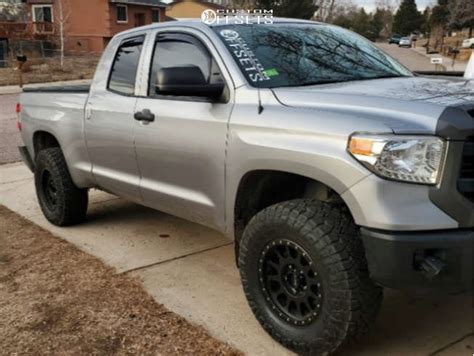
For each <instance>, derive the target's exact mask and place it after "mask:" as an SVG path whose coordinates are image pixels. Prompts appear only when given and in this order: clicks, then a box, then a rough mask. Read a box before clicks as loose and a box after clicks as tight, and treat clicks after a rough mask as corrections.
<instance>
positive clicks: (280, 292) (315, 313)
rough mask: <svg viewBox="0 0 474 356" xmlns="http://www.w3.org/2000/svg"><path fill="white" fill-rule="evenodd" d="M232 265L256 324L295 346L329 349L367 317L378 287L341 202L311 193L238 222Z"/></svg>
mask: <svg viewBox="0 0 474 356" xmlns="http://www.w3.org/2000/svg"><path fill="white" fill-rule="evenodd" d="M239 251H240V252H239V266H240V274H241V278H242V284H243V288H244V291H245V295H246V297H247V300H248V302H249V305H250V307H251V309H252V311H253V313H254V314H255V316H256V318H257V319H258V321H259V322H260V324H261V325H262V326H263V328H264V329H265V330H266V331H267V332H268V333H269V334H270V335H271V336H272V337H273V338H274V339H275V340H276V341H278V342H280V343H281V344H282V345H284V346H286V347H287V348H289V349H291V350H293V351H295V352H298V353H311V354H322V353H325V352H326V353H327V352H329V353H332V352H335V351H336V350H338V349H340V348H341V347H342V346H343V345H345V344H347V343H349V342H350V341H352V340H354V339H356V338H358V337H359V336H361V335H363V334H364V333H365V332H366V331H367V330H368V328H369V326H370V324H372V323H373V321H374V320H375V318H376V316H377V314H378V311H379V308H380V304H381V301H382V289H381V288H380V287H378V286H376V285H375V284H374V283H373V282H372V280H370V278H369V274H368V269H367V263H366V260H365V254H364V248H363V245H362V242H361V239H360V238H359V236H358V230H357V227H356V226H355V224H354V222H353V221H352V218H351V216H350V214H349V212H348V211H347V209H346V208H343V207H338V206H335V205H330V204H327V203H322V202H318V201H314V200H294V201H288V202H284V203H280V204H276V205H273V206H271V207H269V208H266V209H264V210H263V211H261V212H260V213H258V214H257V215H256V216H254V217H253V218H252V220H251V221H250V223H249V224H248V225H247V227H246V228H245V231H244V234H243V237H242V240H241V244H240V249H239Z"/></svg>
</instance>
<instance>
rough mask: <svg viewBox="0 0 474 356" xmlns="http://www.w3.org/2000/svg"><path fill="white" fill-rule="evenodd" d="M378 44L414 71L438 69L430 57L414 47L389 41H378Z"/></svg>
mask: <svg viewBox="0 0 474 356" xmlns="http://www.w3.org/2000/svg"><path fill="white" fill-rule="evenodd" d="M376 45H377V47H379V48H380V49H382V50H383V51H385V52H386V53H388V54H389V55H391V56H392V57H393V58H395V59H396V60H397V61H399V62H400V63H401V64H403V65H404V66H405V67H407V68H408V69H410V70H412V71H430V70H435V69H436V68H435V65H434V64H431V62H430V59H429V58H428V57H425V56H423V55H422V54H419V53H418V52H416V51H415V50H413V49H410V48H400V47H398V45H396V44H388V43H376Z"/></svg>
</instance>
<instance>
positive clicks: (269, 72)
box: [265, 68, 280, 77]
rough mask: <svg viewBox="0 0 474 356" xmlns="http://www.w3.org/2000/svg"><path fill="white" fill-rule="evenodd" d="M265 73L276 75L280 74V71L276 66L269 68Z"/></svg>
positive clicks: (271, 75) (268, 75)
mask: <svg viewBox="0 0 474 356" xmlns="http://www.w3.org/2000/svg"><path fill="white" fill-rule="evenodd" d="M265 74H266V75H267V77H275V76H277V75H280V73H278V71H277V70H276V68H270V69H267V70H266V71H265Z"/></svg>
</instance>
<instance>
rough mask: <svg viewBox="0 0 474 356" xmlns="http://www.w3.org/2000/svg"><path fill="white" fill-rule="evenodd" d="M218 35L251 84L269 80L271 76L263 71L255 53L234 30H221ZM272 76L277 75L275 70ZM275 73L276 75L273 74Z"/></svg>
mask: <svg viewBox="0 0 474 356" xmlns="http://www.w3.org/2000/svg"><path fill="white" fill-rule="evenodd" d="M220 35H221V36H222V38H223V39H224V41H225V42H227V46H229V48H230V49H231V51H232V52H233V55H234V56H235V57H236V60H237V61H238V63H239V64H240V66H241V67H242V68H243V70H244V71H245V72H246V73H247V75H248V77H249V79H250V80H251V81H253V82H261V81H265V80H270V79H271V78H270V77H271V76H272V75H268V73H267V71H266V70H265V69H264V67H263V65H262V63H261V62H260V61H259V59H258V58H257V57H256V56H255V53H254V52H253V51H252V50H251V49H250V48H249V46H248V44H247V43H246V42H245V41H244V39H243V38H242V37H241V36H240V34H239V33H238V32H237V31H234V30H222V31H220ZM273 70H274V72H272V73H273V76H275V75H278V72H277V71H276V69H273ZM275 72H276V74H275Z"/></svg>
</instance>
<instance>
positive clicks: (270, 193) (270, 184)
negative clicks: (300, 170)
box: [234, 170, 345, 252]
mask: <svg viewBox="0 0 474 356" xmlns="http://www.w3.org/2000/svg"><path fill="white" fill-rule="evenodd" d="M301 198H313V199H317V200H319V201H324V202H333V203H337V204H345V203H344V201H343V200H342V198H341V197H340V195H339V194H338V193H336V192H335V191H334V190H333V189H331V188H330V187H329V186H328V185H326V184H324V183H321V182H319V181H316V180H314V179H311V178H308V177H305V176H302V175H298V174H293V173H288V172H282V171H273V170H257V171H252V172H249V173H247V174H246V175H245V176H244V177H243V178H242V180H241V182H240V184H239V188H238V190H237V196H236V200H235V208H234V235H235V242H236V244H235V245H236V250H238V245H239V242H240V238H241V237H242V233H243V231H244V229H245V226H247V224H248V223H249V221H250V219H251V218H252V217H253V216H254V215H255V214H257V213H258V212H260V211H261V210H263V209H265V208H267V207H269V206H271V205H273V204H277V203H281V202H283V201H288V200H293V199H301ZM236 252H237V251H236Z"/></svg>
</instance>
